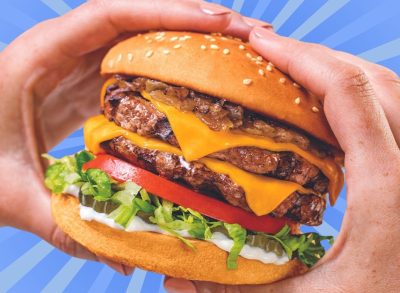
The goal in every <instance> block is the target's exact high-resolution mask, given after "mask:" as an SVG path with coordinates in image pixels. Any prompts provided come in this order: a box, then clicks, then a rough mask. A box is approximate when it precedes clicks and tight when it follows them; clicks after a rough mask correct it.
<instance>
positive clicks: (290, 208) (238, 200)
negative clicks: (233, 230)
mask: <svg viewBox="0 0 400 293" xmlns="http://www.w3.org/2000/svg"><path fill="white" fill-rule="evenodd" d="M102 148H103V149H104V150H106V152H107V153H110V154H112V155H115V156H117V157H119V158H122V159H124V160H126V161H128V162H130V163H132V164H134V165H137V166H139V167H141V168H143V169H146V170H148V171H151V172H153V173H156V174H158V175H160V176H162V177H165V178H167V179H169V180H173V181H176V182H179V183H183V184H185V185H187V186H189V187H191V188H193V189H194V190H196V191H199V192H202V193H205V194H208V195H211V196H219V197H222V199H225V200H226V201H227V202H229V203H230V204H232V205H234V206H238V207H240V208H243V209H245V210H248V211H249V207H248V205H247V202H246V197H245V192H244V190H243V188H242V187H240V186H239V185H237V184H236V183H235V182H233V181H232V180H231V179H230V178H229V176H227V175H224V174H219V173H215V172H213V171H211V170H210V169H208V168H207V167H206V166H205V165H204V164H202V163H201V162H196V161H195V162H190V163H189V162H186V161H185V160H184V159H183V158H182V157H180V156H178V155H175V154H171V153H166V152H161V151H158V150H150V149H145V148H140V147H138V146H136V145H134V144H133V143H132V142H130V141H129V140H127V139H125V138H123V137H117V138H114V139H112V140H110V141H107V142H103V143H102ZM325 207H326V199H325V197H323V196H318V195H315V194H300V193H298V192H294V193H293V194H291V195H290V196H289V197H288V198H287V199H286V200H285V201H283V202H282V203H281V204H280V205H279V206H278V207H277V208H276V209H275V210H274V211H273V212H272V214H273V215H275V216H276V217H287V218H290V219H292V220H294V221H296V222H299V223H301V224H306V225H311V226H314V225H319V224H321V222H322V215H323V212H324V210H325Z"/></svg>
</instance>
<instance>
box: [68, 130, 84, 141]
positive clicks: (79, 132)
mask: <svg viewBox="0 0 400 293" xmlns="http://www.w3.org/2000/svg"><path fill="white" fill-rule="evenodd" d="M69 137H82V141H83V128H80V129H78V130H76V131H74V132H73V133H72V134H71V135H70V136H69Z"/></svg>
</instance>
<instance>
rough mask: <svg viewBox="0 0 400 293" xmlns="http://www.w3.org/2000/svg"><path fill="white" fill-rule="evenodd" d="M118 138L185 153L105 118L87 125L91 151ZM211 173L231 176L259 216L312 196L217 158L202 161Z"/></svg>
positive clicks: (86, 138)
mask: <svg viewBox="0 0 400 293" xmlns="http://www.w3.org/2000/svg"><path fill="white" fill-rule="evenodd" d="M118 136H123V137H125V138H126V139H128V140H130V141H131V142H132V143H134V144H135V145H137V146H139V147H142V148H147V149H154V150H159V151H163V152H169V153H174V154H176V155H179V156H182V155H183V153H182V152H181V150H179V149H178V148H175V147H173V146H171V145H169V144H168V143H165V142H163V141H161V140H158V139H152V138H146V137H142V136H140V135H138V134H136V133H134V132H131V131H129V130H126V129H124V128H122V127H119V126H118V125H116V124H115V123H114V122H110V121H108V120H107V118H105V117H104V116H103V115H98V116H95V117H92V118H90V119H89V120H87V121H86V123H85V125H84V138H85V144H86V147H87V148H88V150H89V151H91V152H93V153H95V154H98V153H101V152H102V149H101V146H100V145H101V143H102V142H104V141H107V140H110V139H113V138H115V137H118ZM199 161H200V162H202V163H203V164H205V165H206V166H207V167H208V168H209V169H210V170H212V171H214V172H216V173H220V174H226V175H228V176H229V177H230V178H231V180H232V181H233V182H235V183H236V184H238V185H239V186H241V187H242V188H243V190H244V191H245V193H246V201H247V204H248V205H249V207H250V208H251V210H252V211H253V212H254V213H255V214H256V215H258V216H262V215H266V214H269V213H270V212H272V211H273V210H274V209H275V208H276V207H277V206H278V205H279V204H280V203H281V202H282V201H284V200H285V199H286V198H287V197H288V196H289V195H290V194H292V193H293V192H295V191H301V192H303V193H309V192H310V191H307V190H306V189H304V188H303V187H302V186H301V185H299V184H296V183H293V182H289V181H283V180H279V179H275V178H270V177H266V176H261V175H256V174H252V173H249V172H246V171H243V170H241V169H239V168H237V167H235V166H234V165H232V164H229V163H226V162H222V161H219V160H216V159H210V158H202V159H200V160H199Z"/></svg>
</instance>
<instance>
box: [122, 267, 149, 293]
mask: <svg viewBox="0 0 400 293" xmlns="http://www.w3.org/2000/svg"><path fill="white" fill-rule="evenodd" d="M146 273H147V272H146V271H143V270H141V269H135V272H134V273H133V276H132V278H131V281H130V282H129V285H128V289H126V292H129V293H140V291H141V290H142V287H143V282H144V279H145V277H146Z"/></svg>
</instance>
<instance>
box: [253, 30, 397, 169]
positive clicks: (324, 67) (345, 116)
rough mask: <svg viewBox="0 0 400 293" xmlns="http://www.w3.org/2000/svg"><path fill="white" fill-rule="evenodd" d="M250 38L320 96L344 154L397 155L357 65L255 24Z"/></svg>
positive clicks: (388, 128) (382, 118) (372, 96)
mask: <svg viewBox="0 0 400 293" xmlns="http://www.w3.org/2000/svg"><path fill="white" fill-rule="evenodd" d="M250 41H251V44H252V46H253V47H254V48H255V49H256V50H257V51H258V52H260V54H262V55H263V56H264V57H265V58H266V59H269V60H270V61H272V63H274V64H275V65H276V66H277V67H278V68H279V69H281V70H282V71H284V72H286V73H288V74H289V75H290V76H292V77H293V78H294V79H295V80H296V81H297V82H299V83H300V84H302V85H303V86H305V87H306V88H307V89H308V90H310V91H311V92H313V93H314V94H316V95H318V96H321V97H325V100H324V111H325V115H326V117H327V119H328V121H329V123H330V125H331V127H332V130H333V132H334V133H335V135H336V137H337V139H338V141H339V143H340V145H341V147H342V148H343V150H344V151H345V152H346V153H357V155H359V156H364V157H365V156H366V155H374V156H375V157H383V156H379V154H380V155H383V154H384V153H386V154H387V152H389V153H390V152H392V154H393V155H395V156H397V153H396V152H397V150H398V148H397V145H396V142H395V140H394V137H393V134H392V133H391V131H390V127H389V125H388V122H387V120H386V117H385V115H384V112H383V110H382V108H381V106H380V105H379V103H378V101H377V98H376V96H375V92H374V90H373V88H372V86H371V84H370V82H369V80H368V78H367V76H366V75H365V73H364V72H363V71H362V70H361V69H360V68H359V67H357V66H354V65H351V64H348V63H346V62H342V61H340V60H338V59H336V58H334V57H332V56H330V55H328V54H326V53H324V52H323V50H321V49H320V47H318V46H317V45H312V44H306V43H301V42H299V41H296V40H291V39H289V38H285V37H281V36H278V35H276V34H274V33H272V32H271V31H269V30H266V29H262V28H258V27H256V28H254V29H253V31H252V33H251V34H250ZM310 115H312V113H310ZM377 163H378V162H377Z"/></svg>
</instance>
